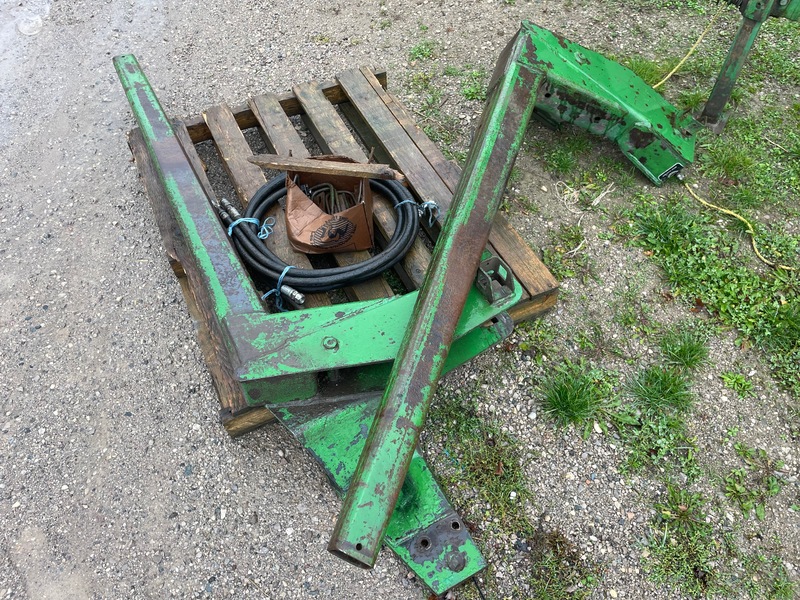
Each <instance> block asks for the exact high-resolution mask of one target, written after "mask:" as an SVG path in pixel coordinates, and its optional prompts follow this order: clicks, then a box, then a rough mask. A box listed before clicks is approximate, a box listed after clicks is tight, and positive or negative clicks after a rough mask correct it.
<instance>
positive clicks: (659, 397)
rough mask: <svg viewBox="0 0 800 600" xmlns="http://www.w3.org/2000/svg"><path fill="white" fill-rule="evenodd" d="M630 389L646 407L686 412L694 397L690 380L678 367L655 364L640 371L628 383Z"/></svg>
mask: <svg viewBox="0 0 800 600" xmlns="http://www.w3.org/2000/svg"><path fill="white" fill-rule="evenodd" d="M628 391H629V392H630V394H631V395H632V396H633V397H634V399H635V400H636V402H638V403H639V404H640V405H642V406H643V407H644V408H645V409H650V410H656V411H660V412H664V411H667V410H670V409H671V410H674V411H676V412H678V413H682V412H686V411H688V410H689V409H690V408H691V407H692V403H693V397H692V393H691V391H690V389H689V380H688V379H687V378H686V376H685V375H683V373H681V372H680V371H678V370H677V369H672V368H665V367H661V366H658V365H653V366H651V367H648V368H646V369H644V370H643V371H640V372H639V373H638V374H637V375H636V376H635V377H634V379H633V381H631V382H630V383H629V384H628Z"/></svg>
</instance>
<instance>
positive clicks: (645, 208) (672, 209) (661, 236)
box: [628, 196, 800, 396]
mask: <svg viewBox="0 0 800 600" xmlns="http://www.w3.org/2000/svg"><path fill="white" fill-rule="evenodd" d="M628 217H629V218H630V220H631V222H632V225H631V228H630V230H629V231H631V232H633V233H634V234H635V237H634V239H633V240H632V242H633V243H634V244H636V245H638V246H641V247H642V248H645V249H647V250H648V251H649V253H651V255H652V258H653V260H654V261H655V262H656V263H657V264H659V265H660V266H661V267H662V268H663V270H664V274H665V277H666V278H667V280H668V281H669V282H670V283H671V285H672V288H673V293H674V294H675V296H678V297H680V296H682V297H684V298H685V299H686V300H687V301H688V303H689V304H690V306H692V307H693V308H694V309H695V310H698V309H703V308H705V309H706V310H708V311H709V312H710V313H711V314H712V315H714V316H716V317H717V318H718V319H719V321H720V322H721V323H723V324H725V325H728V326H733V327H735V328H736V329H737V330H738V331H739V334H740V336H741V343H755V344H756V345H758V346H759V347H760V348H761V349H762V350H764V351H765V353H766V356H767V360H768V361H769V363H770V365H771V366H772V370H773V375H774V376H775V377H776V379H778V380H779V381H781V382H782V383H784V384H785V385H786V386H787V388H788V389H789V390H790V391H792V392H793V393H794V394H795V395H797V396H800V338H797V337H794V334H795V332H796V331H797V328H798V319H797V316H798V311H800V277H798V275H797V273H796V272H785V271H782V270H773V271H769V272H766V273H760V272H759V270H758V269H754V268H753V267H752V263H751V260H752V258H751V257H750V255H749V247H748V246H744V248H745V251H743V250H742V240H741V239H740V237H739V236H738V235H737V234H735V233H732V232H729V231H726V230H724V229H721V228H719V227H718V226H717V225H716V224H715V222H714V221H713V219H716V218H717V216H716V215H713V217H712V216H709V215H707V214H705V213H701V214H697V213H695V212H693V211H692V210H690V209H689V207H688V205H687V204H686V202H685V201H684V200H683V199H682V198H676V199H672V200H671V201H667V202H661V203H656V202H655V201H653V200H652V199H650V198H649V197H647V196H640V197H639V198H638V200H637V206H636V208H635V209H634V210H633V211H629V212H628ZM791 238H792V239H795V240H796V239H797V238H796V236H791ZM745 252H748V253H745ZM793 260H794V261H796V260H797V258H794V257H793ZM779 348H780V349H779Z"/></svg>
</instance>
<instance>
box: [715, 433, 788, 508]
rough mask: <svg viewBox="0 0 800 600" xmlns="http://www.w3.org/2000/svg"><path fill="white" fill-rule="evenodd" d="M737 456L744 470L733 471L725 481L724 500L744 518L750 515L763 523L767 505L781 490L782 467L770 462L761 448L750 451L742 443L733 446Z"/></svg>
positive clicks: (777, 463)
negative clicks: (752, 513) (735, 506)
mask: <svg viewBox="0 0 800 600" xmlns="http://www.w3.org/2000/svg"><path fill="white" fill-rule="evenodd" d="M734 449H735V450H736V454H737V455H738V456H739V457H740V458H741V459H742V460H743V461H744V463H745V466H744V467H743V468H740V469H734V470H733V471H731V472H730V473H729V474H728V476H727V477H725V482H724V483H725V496H726V497H727V498H728V499H729V500H731V502H733V503H734V504H736V505H737V506H738V507H739V508H740V509H741V511H742V512H743V513H744V515H745V516H746V517H747V516H749V515H750V512H751V511H754V512H755V515H756V518H757V519H758V520H759V521H763V520H764V517H765V516H766V502H767V500H769V499H770V498H772V497H773V496H777V495H778V494H779V493H780V491H781V489H783V485H784V481H783V479H782V477H781V470H782V469H783V463H782V462H781V461H775V460H772V459H771V458H770V457H769V456H768V455H767V453H766V451H765V450H763V449H761V448H750V447H749V446H746V445H745V444H742V443H737V444H735V445H734Z"/></svg>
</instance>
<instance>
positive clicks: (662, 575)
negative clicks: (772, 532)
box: [645, 484, 720, 595]
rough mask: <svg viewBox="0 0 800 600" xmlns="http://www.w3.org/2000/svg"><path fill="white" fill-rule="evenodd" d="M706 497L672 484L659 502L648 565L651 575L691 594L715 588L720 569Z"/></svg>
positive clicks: (651, 537) (703, 592)
mask: <svg viewBox="0 0 800 600" xmlns="http://www.w3.org/2000/svg"><path fill="white" fill-rule="evenodd" d="M706 502H707V501H706V499H705V498H703V496H702V495H701V494H697V493H692V492H689V491H687V490H684V489H681V488H679V487H677V486H673V485H671V484H668V485H667V497H666V499H665V501H664V502H663V503H657V504H656V511H657V516H656V522H655V523H654V528H653V531H652V533H651V534H650V538H649V543H648V551H649V556H647V558H646V559H645V567H646V568H647V569H648V571H649V574H650V577H651V578H653V579H654V580H656V581H658V582H662V583H669V584H671V585H674V586H676V587H678V588H679V589H681V590H682V591H684V592H685V593H688V594H691V595H701V594H706V593H708V592H711V591H714V589H715V587H716V581H715V580H716V578H717V573H718V571H719V568H718V566H717V565H716V564H715V563H716V562H717V560H718V559H719V558H720V552H719V549H718V546H717V544H716V542H715V540H714V539H713V537H712V536H711V533H712V527H711V525H710V524H709V523H708V522H707V519H706V517H707V515H706V513H705V510H704V508H705V505H706Z"/></svg>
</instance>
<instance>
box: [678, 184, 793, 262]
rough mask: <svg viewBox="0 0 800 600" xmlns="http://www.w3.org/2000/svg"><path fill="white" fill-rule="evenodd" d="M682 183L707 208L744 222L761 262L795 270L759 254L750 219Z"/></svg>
mask: <svg viewBox="0 0 800 600" xmlns="http://www.w3.org/2000/svg"><path fill="white" fill-rule="evenodd" d="M683 185H684V186H685V187H686V189H687V190H689V193H690V194H691V195H692V197H693V198H694V199H695V200H697V201H698V202H700V203H701V204H702V205H704V206H707V207H709V208H713V209H714V210H718V211H719V212H722V213H725V214H726V215H730V216H731V217H733V218H735V219H739V220H740V221H741V222H742V223H744V224H745V225H746V226H747V233H749V234H750V241H751V242H752V245H753V251H754V252H755V253H756V256H758V258H759V260H760V261H761V262H763V263H764V264H765V265H769V266H770V267H772V268H774V269H783V270H784V271H796V270H797V269H796V268H795V267H789V266H786V265H779V264H777V263H774V262H770V261H769V260H767V259H766V258H764V255H763V254H761V252H759V251H758V246H757V245H756V231H755V229H753V225H752V224H751V223H750V221H748V220H747V219H745V218H744V217H743V216H741V215H739V214H736V213H735V212H733V211H732V210H728V209H727V208H722V207H721V206H717V205H716V204H711V202H706V201H705V200H703V199H702V198H701V197H700V196H698V195H697V194H695V192H694V190H693V189H692V188H691V187H689V184H688V183H686V182H684V183H683Z"/></svg>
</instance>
